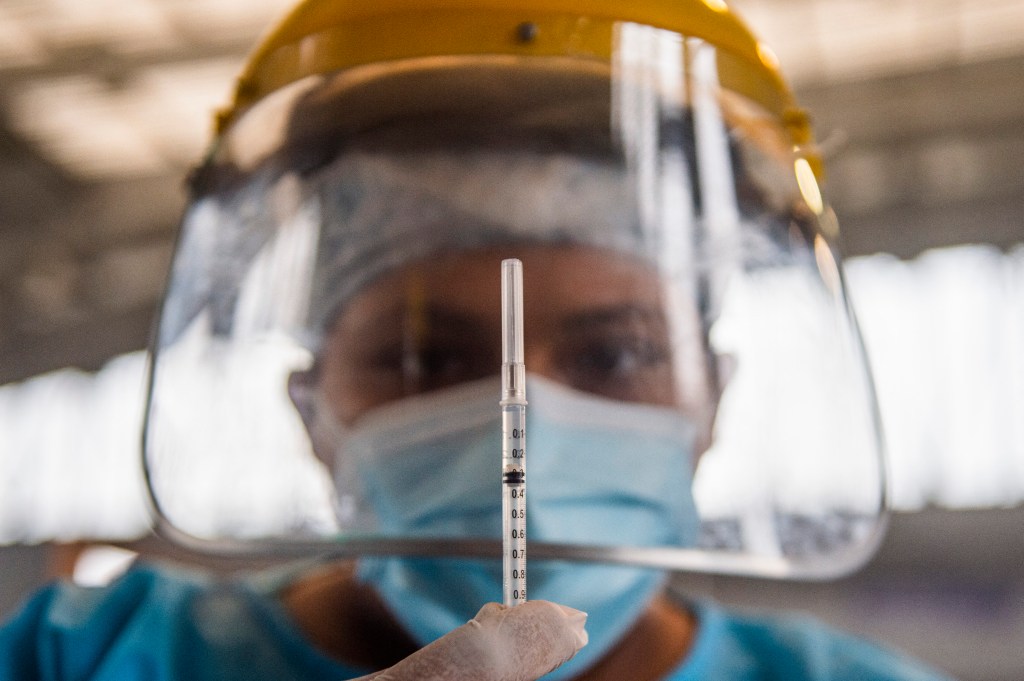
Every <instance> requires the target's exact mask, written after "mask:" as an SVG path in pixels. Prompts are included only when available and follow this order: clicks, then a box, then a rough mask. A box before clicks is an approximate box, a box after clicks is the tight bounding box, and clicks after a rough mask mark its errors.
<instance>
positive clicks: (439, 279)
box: [332, 244, 662, 331]
mask: <svg viewBox="0 0 1024 681" xmlns="http://www.w3.org/2000/svg"><path fill="white" fill-rule="evenodd" d="M510 257H515V258H519V259H520V260H522V262H523V289H524V292H523V297H524V308H525V311H526V314H527V316H528V317H531V318H533V319H534V320H535V322H537V323H541V322H542V321H543V320H544V319H545V318H553V317H562V316H565V315H567V314H572V313H574V312H578V311H581V310H586V309H596V308H607V307H620V306H623V305H631V306H643V307H655V308H656V307H660V305H661V302H662V286H661V279H660V277H659V276H658V273H657V270H656V268H655V267H654V266H653V265H652V264H650V263H648V262H645V261H643V260H641V259H638V258H636V257H634V256H630V255H625V254H620V253H615V252H612V251H608V250H605V249H600V248H594V247H590V246H581V245H571V244H565V245H543V246H542V245H523V246H518V247H516V246H506V247H501V248H486V249H479V250H472V251H465V252H461V253H455V254H446V255H439V256H434V257H428V258H424V259H421V260H418V261H416V262H413V263H410V264H407V265H405V266H402V267H400V268H398V269H396V270H394V271H392V272H390V273H388V274H387V275H385V276H382V277H380V278H379V279H377V280H376V281H375V282H373V283H371V284H370V285H369V286H367V287H366V288H364V289H363V290H362V291H360V292H359V293H358V294H356V295H355V296H354V297H353V298H352V300H351V301H350V302H349V303H348V304H347V305H345V307H344V309H343V310H342V312H341V313H340V314H339V316H338V318H337V319H336V320H335V323H334V324H333V325H332V326H333V328H334V330H335V331H343V330H349V331H351V330H355V329H357V328H359V327H363V326H364V325H367V324H373V323H374V321H375V320H379V319H381V318H382V317H387V316H390V315H393V314H402V313H404V312H406V311H408V309H409V308H410V307H412V306H416V305H417V304H418V303H420V302H424V303H426V302H429V303H430V304H431V305H433V306H437V305H438V304H440V305H442V306H443V307H444V308H445V309H449V310H453V311H461V312H464V313H466V314H468V315H472V316H473V317H475V318H479V319H480V320H481V321H483V320H492V321H494V322H499V321H500V311H501V307H500V264H501V261H502V260H503V259H504V258H510Z"/></svg>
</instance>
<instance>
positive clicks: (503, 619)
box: [358, 601, 587, 681]
mask: <svg viewBox="0 0 1024 681" xmlns="http://www.w3.org/2000/svg"><path fill="white" fill-rule="evenodd" d="M586 621H587V615H586V613H584V612H580V611H579V610H573V609H572V608H568V607H566V606H564V605H558V604H556V603H552V602H550V601H529V602H527V603H523V604H522V605H517V606H516V607H514V608H508V607H505V606H503V605H499V604H497V603H488V604H487V605H485V606H484V607H483V608H481V609H480V612H478V613H477V614H476V617H474V618H473V619H471V620H470V621H469V622H467V623H466V624H464V625H462V626H461V627H459V628H458V629H455V630H454V631H452V632H450V633H448V634H446V635H445V636H442V637H441V638H439V639H437V640H436V641H434V642H433V643H431V644H430V645H428V646H426V647H424V648H422V649H420V650H418V651H417V652H415V653H413V654H412V655H410V656H409V657H407V658H405V659H404V660H402V661H401V662H399V663H398V664H396V665H394V666H393V667H390V668H388V669H385V670H384V671H381V672H377V673H375V674H371V675H369V676H364V677H361V678H360V679H358V681H370V680H371V679H372V680H373V681H425V680H427V679H437V680H443V679H452V680H454V679H473V680H474V681H533V680H534V679H537V678H539V677H541V676H543V675H544V674H547V673H548V672H549V671H551V670H552V669H554V668H555V667H557V666H559V665H560V664H562V663H563V662H565V661H567V660H568V659H570V658H571V657H572V656H573V655H575V654H576V651H577V650H579V649H580V648H582V647H583V646H585V645H586V644H587V632H586V630H585V629H584V628H583V625H584V624H586Z"/></svg>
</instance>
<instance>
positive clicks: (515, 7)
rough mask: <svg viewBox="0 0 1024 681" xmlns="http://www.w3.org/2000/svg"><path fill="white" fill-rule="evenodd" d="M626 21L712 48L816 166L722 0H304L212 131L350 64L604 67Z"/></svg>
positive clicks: (807, 133) (722, 71) (731, 84)
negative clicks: (546, 61) (465, 61)
mask: <svg viewBox="0 0 1024 681" xmlns="http://www.w3.org/2000/svg"><path fill="white" fill-rule="evenodd" d="M621 23H637V24H643V25H647V26H652V27H655V28H660V29H665V30H668V31H672V32H675V33H677V34H679V35H681V36H687V37H693V38H699V39H701V40H704V41H706V42H709V43H711V44H713V45H715V46H716V47H717V48H718V63H717V68H718V77H719V82H720V83H721V85H722V86H723V87H724V88H727V89H729V90H732V91H734V92H737V93H739V94H742V95H744V96H745V97H747V98H749V99H750V100H752V101H754V102H757V103H758V104H759V105H760V106H762V107H763V108H764V110H765V111H767V112H769V113H770V114H771V115H773V116H774V117H776V118H777V120H778V122H779V124H780V127H781V128H782V129H784V130H785V131H786V132H787V134H788V136H789V138H790V141H791V142H792V145H793V148H794V151H795V152H796V153H797V155H799V156H801V157H804V158H807V159H808V161H809V162H810V163H811V165H812V167H814V168H815V170H817V169H818V160H817V156H816V154H815V152H814V149H813V138H812V133H811V130H810V126H809V123H808V119H807V117H806V115H805V114H804V112H803V111H802V110H801V109H800V108H799V107H798V106H797V105H796V102H795V100H794V98H793V95H792V93H791V91H790V90H789V88H788V86H787V85H786V83H785V81H784V80H783V78H782V76H781V73H780V71H779V67H778V63H777V61H776V59H775V57H774V55H773V54H772V53H771V51H770V50H769V49H768V48H767V47H766V46H764V45H763V44H762V43H761V42H760V41H758V40H757V39H756V38H755V37H754V35H753V34H752V33H751V32H750V30H749V29H748V28H747V27H746V26H745V25H744V24H743V23H742V22H741V21H740V20H739V19H738V18H737V17H736V16H735V15H734V14H733V13H732V12H731V11H730V10H729V9H728V8H727V7H726V5H725V3H724V2H723V0H637V1H634V2H623V1H622V0H589V1H587V2H580V0H517V1H516V2H508V1H506V0H418V1H416V2H412V1H410V0H377V1H376V2H373V3H357V2H354V0H340V1H339V0H308V1H307V2H303V3H302V4H300V5H299V6H298V7H296V8H295V9H294V10H293V11H292V12H291V14H289V15H288V16H287V17H285V18H284V20H283V21H282V22H281V23H280V24H278V26H277V27H276V28H274V29H273V30H272V31H271V32H270V33H269V34H268V35H267V36H266V38H265V39H264V40H263V42H262V43H261V45H260V46H259V47H258V48H257V49H256V50H255V52H253V54H252V55H251V56H250V58H249V61H248V63H247V65H246V67H245V69H244V71H243V73H242V75H241V76H240V77H239V79H238V82H237V84H236V89H235V93H234V99H233V101H232V103H231V104H230V105H229V106H228V107H227V108H226V109H224V110H222V111H221V112H220V113H219V114H218V116H217V121H216V126H217V130H216V131H217V134H218V135H220V134H222V133H223V132H224V131H225V130H226V129H227V128H228V127H230V126H231V125H232V124H233V123H234V122H235V121H236V120H237V119H238V118H239V117H240V116H241V115H242V114H243V113H244V112H245V111H247V110H248V109H249V108H251V107H252V106H253V105H254V104H256V103H257V102H259V101H260V100H262V99H263V98H264V97H266V96H267V95H269V94H271V93H273V92H275V91H277V90H279V89H280V88H282V87H285V86H286V85H289V84H291V83H294V82H296V81H298V80H301V79H303V78H305V77H308V76H311V75H318V74H326V73H330V72H333V71H338V70H341V69H347V68H351V67H354V66H361V65H366V64H372V63H380V62H387V61H394V60H399V59H410V58H423V57H439V58H443V57H445V56H466V55H491V56H494V55H507V56H524V57H529V56H562V57H573V58H579V59H588V60H596V61H600V62H603V63H606V64H607V63H609V62H610V61H611V59H612V55H613V53H614V52H615V51H616V49H617V45H616V25H618V24H621Z"/></svg>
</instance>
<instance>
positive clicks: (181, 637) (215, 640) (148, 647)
mask: <svg viewBox="0 0 1024 681" xmlns="http://www.w3.org/2000/svg"><path fill="white" fill-rule="evenodd" d="M266 580H267V575H260V576H258V577H255V578H253V579H238V580H224V579H216V578H213V577H211V576H209V575H207V574H206V573H201V572H192V571H185V570H182V569H179V568H171V567H159V568H158V567H152V566H140V567H136V568H134V569H132V570H131V571H130V572H128V573H127V574H125V575H124V576H123V577H121V578H120V579H119V580H117V581H116V582H114V583H112V584H111V585H109V586H107V587H104V588H99V589H97V588H83V587H78V586H74V585H70V584H54V585H53V586H51V587H49V588H47V589H44V590H43V591H41V592H39V593H38V594H36V596H35V597H34V598H33V599H32V600H31V601H30V602H29V603H28V604H27V605H26V606H25V607H24V608H23V609H22V611H21V612H20V613H19V614H18V615H16V616H15V617H14V618H13V619H12V620H11V621H9V622H8V623H7V624H6V625H4V626H2V627H0V679H7V678H12V679H39V680H40V681H70V680H72V679H74V680H82V681H108V680H109V681H114V680H116V681H132V680H134V679H152V678H166V679H189V680H190V681H205V680H211V681H212V680H214V679H216V680H217V681H235V680H236V679H237V680H239V681H241V680H242V679H245V680H246V681H255V680H259V679H274V680H275V681H287V680H289V679H300V678H324V679H327V678H350V677H351V676H354V675H355V674H353V673H351V671H350V670H347V669H345V668H343V667H340V666H338V665H337V664H335V663H333V662H332V661H331V660H329V659H327V658H326V657H324V656H323V655H321V654H319V653H318V651H316V650H315V649H314V648H313V647H312V646H311V645H310V644H309V643H308V642H306V641H305V640H304V639H303V637H302V636H301V635H300V633H299V632H298V630H297V629H295V627H294V626H292V625H291V623H290V622H289V621H288V620H287V617H286V616H285V614H284V611H283V609H282V608H281V606H280V605H279V604H277V602H276V600H275V599H274V598H273V597H271V595H270V593H269V592H268V591H267V590H265V589H263V588H261V585H262V582H265V581H266Z"/></svg>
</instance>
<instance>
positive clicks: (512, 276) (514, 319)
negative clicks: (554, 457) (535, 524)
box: [500, 259, 526, 606]
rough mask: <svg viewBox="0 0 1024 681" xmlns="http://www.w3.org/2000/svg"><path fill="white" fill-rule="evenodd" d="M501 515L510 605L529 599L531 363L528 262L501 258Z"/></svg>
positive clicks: (507, 591)
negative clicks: (526, 357) (526, 329)
mask: <svg viewBox="0 0 1024 681" xmlns="http://www.w3.org/2000/svg"><path fill="white" fill-rule="evenodd" d="M501 335H502V346H501V402H500V404H501V513H502V550H503V556H502V562H503V566H502V567H503V575H504V578H503V580H502V581H503V586H504V597H505V605H507V606H513V605H519V604H520V603H525V602H526V364H525V363H524V362H523V263H522V262H520V261H519V260H516V259H509V260H503V261H502V262H501Z"/></svg>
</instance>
